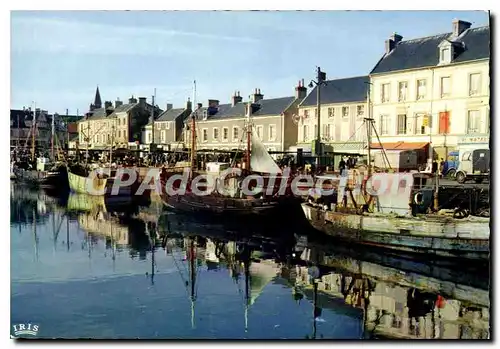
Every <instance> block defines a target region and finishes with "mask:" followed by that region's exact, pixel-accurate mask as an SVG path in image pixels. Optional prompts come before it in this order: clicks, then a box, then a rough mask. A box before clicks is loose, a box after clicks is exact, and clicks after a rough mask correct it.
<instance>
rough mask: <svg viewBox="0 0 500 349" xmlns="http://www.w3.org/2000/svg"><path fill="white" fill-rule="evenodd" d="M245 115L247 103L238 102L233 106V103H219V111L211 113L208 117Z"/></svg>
mask: <svg viewBox="0 0 500 349" xmlns="http://www.w3.org/2000/svg"><path fill="white" fill-rule="evenodd" d="M241 115H245V105H244V104H243V103H236V105H235V106H234V107H233V105H232V104H219V111H218V112H217V113H216V114H214V115H210V116H209V117H208V119H210V120H212V119H220V118H232V117H237V116H241Z"/></svg>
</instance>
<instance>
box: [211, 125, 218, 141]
mask: <svg viewBox="0 0 500 349" xmlns="http://www.w3.org/2000/svg"><path fill="white" fill-rule="evenodd" d="M212 138H213V139H214V140H218V139H219V129H218V128H217V127H214V128H213V130H212Z"/></svg>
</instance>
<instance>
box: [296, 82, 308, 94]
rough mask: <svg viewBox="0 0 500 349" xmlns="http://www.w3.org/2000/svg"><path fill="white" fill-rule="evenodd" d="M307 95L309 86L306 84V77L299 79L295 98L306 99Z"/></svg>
mask: <svg viewBox="0 0 500 349" xmlns="http://www.w3.org/2000/svg"><path fill="white" fill-rule="evenodd" d="M306 95H307V88H306V87H305V86H304V79H302V80H301V81H299V84H298V85H297V87H295V98H296V99H304V98H306Z"/></svg>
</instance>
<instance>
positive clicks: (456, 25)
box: [453, 19, 472, 37]
mask: <svg viewBox="0 0 500 349" xmlns="http://www.w3.org/2000/svg"><path fill="white" fill-rule="evenodd" d="M471 25H472V24H471V23H469V22H466V21H462V20H460V19H454V20H453V36H454V37H457V36H460V35H461V34H462V33H463V32H464V31H466V30H467V29H469V28H470V26H471Z"/></svg>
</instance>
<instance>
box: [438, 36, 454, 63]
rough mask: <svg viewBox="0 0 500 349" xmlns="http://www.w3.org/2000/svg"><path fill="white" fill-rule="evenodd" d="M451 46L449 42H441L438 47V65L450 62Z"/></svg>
mask: <svg viewBox="0 0 500 349" xmlns="http://www.w3.org/2000/svg"><path fill="white" fill-rule="evenodd" d="M452 51H453V46H452V44H451V42H449V41H443V43H442V44H441V45H439V64H449V63H451V61H452V58H453V56H452V54H453V52H452Z"/></svg>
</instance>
